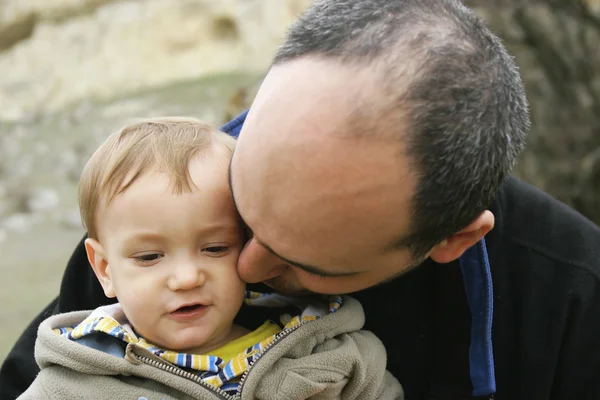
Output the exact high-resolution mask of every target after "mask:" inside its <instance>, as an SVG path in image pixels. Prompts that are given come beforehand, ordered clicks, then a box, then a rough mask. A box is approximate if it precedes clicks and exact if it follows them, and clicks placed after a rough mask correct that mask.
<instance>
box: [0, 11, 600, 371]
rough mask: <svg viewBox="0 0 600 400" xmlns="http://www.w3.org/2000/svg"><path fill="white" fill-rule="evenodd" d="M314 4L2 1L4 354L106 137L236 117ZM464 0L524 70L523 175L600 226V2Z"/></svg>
mask: <svg viewBox="0 0 600 400" xmlns="http://www.w3.org/2000/svg"><path fill="white" fill-rule="evenodd" d="M310 2H311V0H0V273H1V275H0V276H1V277H2V279H0V302H2V304H3V305H4V306H3V307H2V311H0V326H1V327H2V329H1V330H0V360H2V359H3V358H4V357H5V355H6V354H7V352H8V351H9V349H10V347H11V346H12V344H13V343H14V341H15V340H16V338H17V336H18V335H19V334H20V332H21V331H22V330H23V328H24V327H25V325H26V324H27V323H28V322H29V321H30V320H31V318H33V316H34V315H35V314H37V312H38V311H39V310H40V309H41V308H42V307H43V306H44V305H45V304H47V303H48V302H49V301H50V300H51V299H52V298H53V297H54V296H55V295H56V293H57V292H58V287H59V283H60V278H61V275H62V271H63V269H64V266H65V264H66V262H67V260H68V257H69V255H70V253H71V251H72V250H73V248H74V246H75V245H76V243H77V242H78V240H79V239H80V238H81V236H82V235H83V230H82V228H81V225H80V221H79V214H78V210H77V196H76V188H77V180H78V177H79V173H80V171H81V168H82V166H83V164H84V163H85V162H86V161H87V158H88V157H89V155H90V154H91V152H92V151H93V150H94V149H95V148H96V146H97V145H98V144H99V142H100V141H101V140H102V139H103V138H104V137H105V136H106V135H108V134H109V133H110V132H112V131H113V130H114V129H116V128H118V127H119V126H121V125H122V124H123V123H125V122H127V120H128V119H131V118H137V117H144V116H157V115H191V116H197V117H200V118H203V119H205V120H207V121H210V122H212V123H215V124H221V123H223V122H225V121H226V120H228V119H229V118H231V117H232V116H234V115H236V114H237V113H238V112H240V111H242V110H243V109H245V108H246V107H248V106H249V104H250V103H251V101H252V98H253V96H254V94H255V92H256V90H257V88H258V86H259V84H260V80H261V77H262V75H263V74H264V73H265V72H266V69H267V68H268V64H269V61H270V58H271V56H272V54H273V53H274V51H275V49H276V47H277V45H278V43H279V42H280V41H281V38H282V37H283V34H284V32H285V29H286V27H287V26H288V25H289V24H290V23H291V22H292V21H293V20H294V19H295V17H296V16H297V14H298V13H299V12H301V11H302V10H303V9H304V8H305V7H306V6H307V5H308V4H310ZM466 2H467V4H468V5H470V6H472V7H473V8H475V9H476V11H477V12H478V13H479V14H480V15H482V16H483V17H484V18H485V19H486V20H487V21H488V23H489V25H490V26H491V27H492V28H493V30H494V31H495V32H497V33H498V35H499V36H501V37H502V39H503V40H504V42H505V44H506V46H507V47H508V48H509V50H510V51H511V52H512V53H513V54H514V55H515V56H516V59H517V63H518V64H519V66H520V67H521V71H522V73H523V78H524V81H525V84H526V87H527V92H528V96H529V100H530V104H531V110H532V118H533V127H532V130H531V133H530V137H529V145H528V148H527V150H526V151H525V152H524V154H523V156H522V158H521V160H520V163H519V165H518V166H517V169H516V171H515V172H516V174H517V175H518V176H520V177H521V178H523V179H524V180H526V181H528V182H530V183H532V184H534V185H536V186H538V187H541V188H542V189H544V190H546V191H548V192H550V193H551V194H553V195H554V196H556V197H557V198H559V199H560V200H562V201H564V202H566V203H567V204H569V205H571V206H573V207H575V208H576V209H578V210H579V211H580V212H582V213H583V214H584V215H586V216H588V217H589V218H591V219H592V220H594V221H595V222H596V223H600V0H569V1H567V0H535V1H531V2H525V1H517V0H513V1H509V0H500V1H495V2H491V1H483V0H467V1H466Z"/></svg>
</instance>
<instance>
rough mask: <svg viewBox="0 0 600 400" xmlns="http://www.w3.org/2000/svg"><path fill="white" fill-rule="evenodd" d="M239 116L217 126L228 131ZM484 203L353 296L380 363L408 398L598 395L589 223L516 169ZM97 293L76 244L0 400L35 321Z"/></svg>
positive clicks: (593, 229) (598, 314)
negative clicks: (460, 245)
mask: <svg viewBox="0 0 600 400" xmlns="http://www.w3.org/2000/svg"><path fill="white" fill-rule="evenodd" d="M244 117H245V115H242V116H240V117H239V118H238V119H236V120H234V121H232V122H231V123H229V124H228V125H226V126H225V127H223V130H224V131H226V132H228V133H230V134H232V135H234V136H236V135H237V134H239V130H240V128H241V125H242V124H243V121H244ZM491 211H492V212H493V213H494V216H495V217H496V225H495V227H494V229H493V230H492V231H491V232H490V233H489V234H488V235H487V236H486V238H485V240H484V241H482V242H480V243H478V244H477V245H476V246H474V247H473V248H472V249H470V250H469V251H467V253H466V254H465V255H464V256H463V257H461V259H460V260H457V261H455V262H453V263H450V264H437V263H434V262H432V261H431V260H428V261H427V262H425V263H424V264H423V265H422V266H421V267H420V268H417V269H415V270H414V271H412V272H410V273H408V274H407V275H405V276H403V277H401V278H399V279H396V280H395V281H393V282H390V283H389V284H386V285H384V286H379V287H375V288H371V289H367V290H364V291H361V292H358V293H355V294H354V296H355V297H356V298H357V299H358V300H360V301H361V303H362V305H363V307H364V310H365V314H366V318H367V320H366V326H365V329H368V330H371V331H373V332H374V333H375V334H376V335H377V336H378V337H379V338H380V339H381V340H382V341H383V343H384V344H385V346H386V349H387V352H388V369H389V370H390V371H391V372H392V373H393V374H394V375H395V376H396V377H397V378H398V379H399V380H400V382H401V383H402V385H403V386H404V389H405V392H406V398H407V400H421V399H422V400H425V399H427V400H433V399H440V400H459V399H478V398H491V397H493V396H495V399H496V400H600V229H599V228H598V227H597V226H596V225H594V224H593V223H591V222H590V221H588V220H587V219H585V218H584V217H582V216H581V215H580V214H578V213H577V212H575V211H573V210H572V209H570V208H568V207H566V206H565V205H563V204H561V203H559V202H558V201H556V200H554V199H552V198H551V197H550V196H548V195H546V194H545V193H543V192H541V191H539V190H537V189H535V188H532V187H531V186H529V185H527V184H525V183H523V182H520V181H519V180H517V179H515V178H510V179H508V180H507V182H506V183H505V184H504V185H503V186H502V188H501V190H500V192H499V194H498V196H497V198H496V200H495V201H494V204H493V206H492V207H491ZM108 302H109V300H108V299H107V298H105V297H104V295H103V292H102V290H101V288H100V285H99V284H98V282H97V280H96V278H95V276H94V274H93V272H92V269H91V267H90V266H89V264H88V262H87V258H86V254H85V249H84V246H83V242H81V243H79V245H78V246H77V247H76V249H75V252H74V253H73V255H72V257H71V259H70V260H69V263H68V265H67V269H66V271H65V274H64V277H63V281H62V285H61V288H60V294H59V296H58V297H57V298H56V299H55V300H54V301H52V302H51V303H50V304H49V305H48V306H47V307H46V309H44V310H43V311H42V312H41V313H40V315H39V316H38V317H37V318H36V319H35V320H33V321H32V322H31V325H30V326H29V327H28V328H27V329H26V330H25V332H24V333H23V335H22V336H21V337H20V338H19V340H18V342H17V343H16V345H15V347H14V348H13V349H12V352H11V353H10V354H9V356H8V357H7V359H6V360H5V361H4V364H3V366H2V369H1V371H0V400H9V399H10V400H12V399H15V398H16V397H17V396H18V395H19V394H20V393H21V392H23V391H24V390H25V389H26V388H27V387H28V385H29V384H30V383H31V382H32V381H33V379H34V378H35V374H36V373H37V370H38V368H37V366H36V364H35V361H34V358H33V347H34V341H35V336H36V330H37V327H38V325H39V324H40V322H41V321H42V320H43V319H44V318H46V317H48V316H50V315H52V314H55V313H59V312H67V311H73V310H83V309H93V308H96V307H98V306H99V305H101V304H107V303H108ZM5 306H8V305H5ZM257 320H260V318H257ZM242 323H244V322H242ZM245 324H246V325H247V326H248V327H250V325H251V324H252V322H251V321H246V322H245ZM494 393H495V394H494ZM476 395H477V396H479V397H477V396H476Z"/></svg>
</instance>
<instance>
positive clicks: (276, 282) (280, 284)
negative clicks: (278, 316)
mask: <svg viewBox="0 0 600 400" xmlns="http://www.w3.org/2000/svg"><path fill="white" fill-rule="evenodd" d="M263 283H264V284H265V285H267V286H268V287H270V288H271V289H273V290H274V291H275V292H277V293H279V294H283V295H286V296H309V295H313V294H314V293H313V292H311V291H308V290H306V289H304V288H299V287H295V286H294V285H290V283H289V282H286V281H284V280H282V279H279V278H273V279H269V280H267V281H264V282H263Z"/></svg>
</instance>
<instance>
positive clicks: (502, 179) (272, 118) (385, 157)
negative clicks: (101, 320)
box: [2, 0, 600, 400]
mask: <svg viewBox="0 0 600 400" xmlns="http://www.w3.org/2000/svg"><path fill="white" fill-rule="evenodd" d="M528 124H529V120H528V115H527V104H526V100H525V96H524V93H523V87H522V83H521V81H520V78H519V75H518V73H517V69H516V67H515V65H514V63H513V61H512V59H511V58H510V56H509V55H508V54H507V53H506V51H505V50H504V48H503V47H502V45H501V44H500V42H499V40H498V39H497V38H496V37H495V36H493V35H492V34H491V33H490V32H489V31H488V30H487V28H485V27H484V26H483V24H482V23H481V21H480V20H479V19H478V18H477V17H475V16H474V15H473V14H472V13H471V12H469V11H468V10H467V9H466V8H465V7H463V6H462V5H461V4H460V3H458V2H457V1H454V0H418V1H417V0H321V1H317V2H316V3H315V4H314V5H313V6H312V7H311V8H310V9H309V10H308V11H307V13H305V15H304V16H303V17H302V18H301V19H300V20H299V21H298V22H297V23H296V24H295V25H294V26H293V27H292V29H291V30H290V32H289V33H288V36H287V38H286V40H285V42H284V44H283V46H282V47H281V48H280V50H279V52H278V54H277V56H276V57H275V60H274V63H273V66H272V68H271V70H270V72H269V74H268V76H267V77H266V79H265V81H264V83H263V85H262V87H261V89H260V91H259V94H258V96H257V98H256V100H255V102H254V103H253V105H252V109H251V111H250V113H249V114H248V115H247V116H246V115H242V116H241V117H240V118H238V119H237V120H236V121H233V122H232V123H230V124H228V125H227V126H225V127H224V130H225V131H227V132H229V133H231V134H234V135H236V134H237V133H239V131H240V129H241V134H240V137H239V142H238V145H237V148H236V151H235V153H234V157H233V160H232V163H231V166H230V181H231V182H230V183H231V189H232V193H233V196H234V199H235V202H236V204H237V208H238V211H239V214H240V216H241V218H242V219H243V220H244V221H245V223H246V224H247V225H248V227H249V229H250V230H251V231H252V232H253V237H252V238H251V240H250V241H249V242H248V244H247V245H246V247H245V249H244V251H243V252H242V254H241V256H240V260H239V262H238V272H239V273H240V275H241V277H242V278H243V279H245V280H246V281H248V282H261V281H264V282H265V283H266V284H267V285H269V286H270V287H272V288H274V289H276V290H279V291H283V292H299V291H300V292H302V291H312V292H319V293H337V292H352V293H353V294H354V296H355V297H356V298H358V299H359V300H360V301H361V302H362V304H363V307H364V309H365V314H366V318H367V320H366V326H365V327H366V329H369V330H372V331H373V332H374V333H375V334H377V335H378V336H379V338H380V339H381V340H382V341H383V343H384V344H385V346H386V348H387V352H388V360H387V363H388V369H389V370H390V371H391V372H392V373H393V374H394V375H395V376H396V377H397V378H398V379H399V380H400V382H401V383H402V385H403V386H404V389H405V393H406V398H407V399H414V400H420V399H445V400H454V399H456V400H458V399H473V398H492V397H493V396H495V398H496V399H497V400H504V399H506V400H518V399H523V400H525V399H527V400H532V399H540V400H542V399H552V400H571V399H583V400H591V399H598V398H600V352H598V350H597V349H598V346H599V345H600V229H598V227H596V226H595V225H594V224H592V223H591V222H589V221H588V220H586V219H585V218H583V217H582V216H581V215H579V214H577V213H576V212H574V211H572V210H570V209H569V208H567V207H566V206H564V205H562V204H560V203H558V202H557V201H555V200H553V199H552V198H550V197H549V196H547V195H545V194H544V193H542V192H540V191H538V190H536V189H534V188H531V187H529V186H528V185H525V184H524V183H522V182H519V181H518V180H516V179H514V178H506V177H507V174H508V173H509V171H510V169H511V167H512V165H513V164H514V161H515V159H516V157H517V155H518V153H519V152H520V150H521V149H522V147H523V144H524V137H525V132H526V130H527V128H528ZM484 236H485V240H484ZM409 271H410V272H409ZM394 278H397V279H394ZM92 281H93V278H92V277H91V272H90V269H89V268H88V267H87V264H86V261H85V257H84V250H83V248H82V246H81V245H80V246H79V247H78V248H77V249H76V250H75V253H74V254H73V257H72V259H71V261H70V262H69V265H68V267H67V271H66V273H65V277H64V279H63V284H62V287H61V293H60V296H59V297H58V298H57V299H56V300H55V301H54V302H53V303H52V304H51V305H50V306H49V307H48V308H47V309H46V313H52V312H56V311H57V310H58V311H63V312H64V311H68V310H72V309H81V308H94V307H95V306H97V305H98V303H102V302H106V299H104V298H102V296H101V295H100V294H99V292H98V288H97V287H95V286H94V285H93V284H92V283H91V282H92ZM40 319H41V316H40V317H38V319H36V320H35V321H33V322H32V325H31V326H30V327H29V328H28V330H27V331H26V332H25V333H24V334H23V336H22V337H21V339H20V340H19V342H18V343H17V345H16V346H15V349H14V350H13V353H12V354H11V356H10V357H9V358H8V359H7V361H6V362H5V365H4V366H3V371H2V386H4V385H5V384H6V383H7V382H9V383H10V385H11V386H12V387H13V388H17V389H16V390H22V389H19V388H23V386H26V385H28V384H29V382H30V380H31V379H32V377H31V372H27V371H29V370H30V369H33V368H34V364H33V360H32V355H31V353H32V343H33V340H34V335H35V328H36V326H37V325H38V324H39V322H40ZM22 371H25V372H22ZM19 372H20V373H21V375H19ZM2 390H4V389H2ZM9 390H11V389H7V390H6V391H5V392H4V393H9ZM12 390H15V389H12ZM13 393H14V392H13ZM6 396H9V394H7V395H5V398H9V397H6Z"/></svg>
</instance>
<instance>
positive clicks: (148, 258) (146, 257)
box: [133, 253, 164, 265]
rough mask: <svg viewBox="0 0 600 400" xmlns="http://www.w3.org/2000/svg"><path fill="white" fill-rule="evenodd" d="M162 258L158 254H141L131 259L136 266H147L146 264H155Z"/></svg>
mask: <svg viewBox="0 0 600 400" xmlns="http://www.w3.org/2000/svg"><path fill="white" fill-rule="evenodd" d="M162 257H164V256H163V255H162V254H160V253H148V254H141V255H137V256H134V257H133V259H134V260H135V262H137V263H138V264H142V265H148V264H152V263H155V262H156V261H158V260H160V259H161V258H162Z"/></svg>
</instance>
